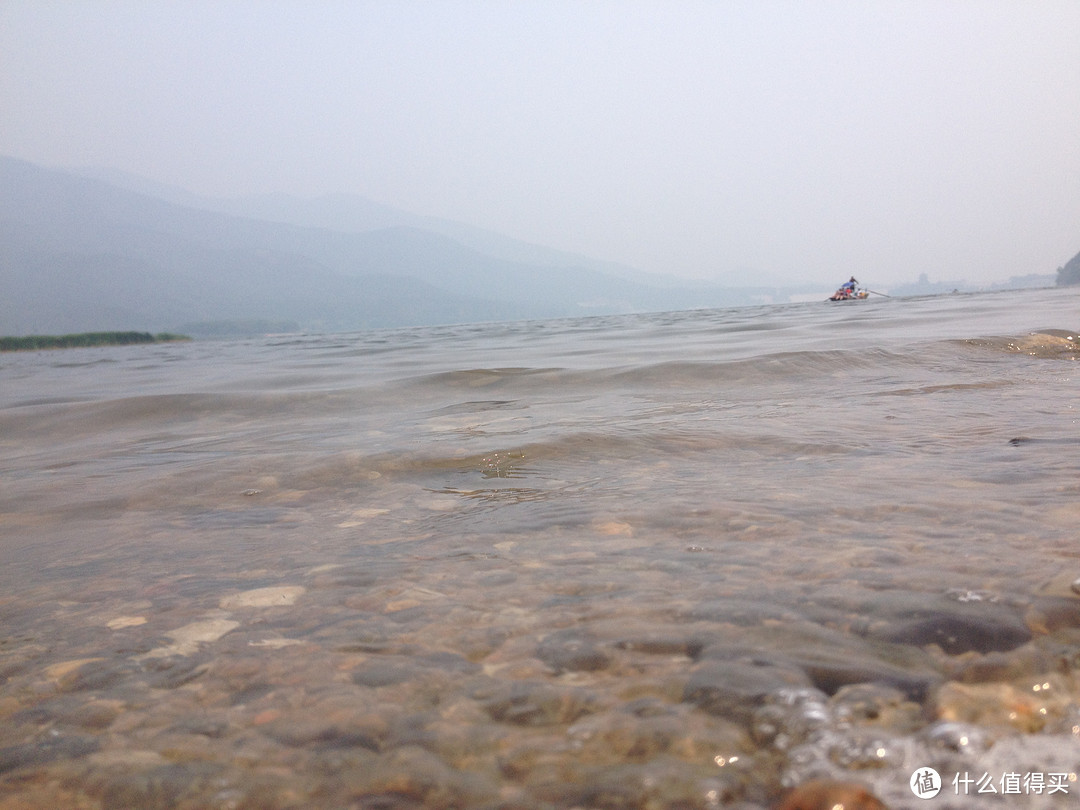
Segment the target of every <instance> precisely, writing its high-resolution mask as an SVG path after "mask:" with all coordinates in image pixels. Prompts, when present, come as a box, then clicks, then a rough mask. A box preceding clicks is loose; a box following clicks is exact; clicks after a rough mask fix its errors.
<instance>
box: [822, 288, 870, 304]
mask: <svg viewBox="0 0 1080 810" xmlns="http://www.w3.org/2000/svg"><path fill="white" fill-rule="evenodd" d="M869 297H870V293H868V292H867V291H866V290H849V289H845V288H844V287H841V288H840V289H839V290H837V291H836V292H834V293H833V294H832V295H830V296H829V300H830V301H864V300H866V299H867V298H869Z"/></svg>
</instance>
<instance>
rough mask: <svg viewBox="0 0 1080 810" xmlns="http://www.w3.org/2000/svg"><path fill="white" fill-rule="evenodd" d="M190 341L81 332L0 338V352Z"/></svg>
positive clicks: (178, 337) (161, 334)
mask: <svg viewBox="0 0 1080 810" xmlns="http://www.w3.org/2000/svg"><path fill="white" fill-rule="evenodd" d="M180 340H191V338H190V337H188V336H187V335H174V334H172V333H170V332H159V333H158V334H156V335H153V334H150V333H149V332H81V333H79V334H74V335H27V336H25V337H0V352H28V351H35V350H37V349H78V348H85V347H88V346H132V345H135V344H139V343H173V342H175V341H180Z"/></svg>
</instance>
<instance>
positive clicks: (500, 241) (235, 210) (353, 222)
mask: <svg viewBox="0 0 1080 810" xmlns="http://www.w3.org/2000/svg"><path fill="white" fill-rule="evenodd" d="M72 172H73V173H75V174H78V175H80V176H83V177H90V178H94V179H98V180H104V181H105V182H107V183H109V184H111V185H114V186H118V187H119V188H123V189H127V190H128V191H134V192H136V193H139V194H144V195H146V196H150V197H156V198H158V199H162V200H166V201H168V202H173V203H176V204H178V205H184V206H187V207H190V208H200V209H203V210H207V211H216V212H218V213H222V214H230V215H232V216H240V217H248V218H251V219H261V220H266V221H268V222H281V223H285V224H289V225H301V226H305V227H311V228H322V229H326V230H332V231H343V232H346V233H363V232H366V231H374V230H381V229H383V228H394V227H406V228H414V229H417V230H423V231H430V232H431V233H435V234H440V235H442V236H446V237H449V238H450V239H453V240H454V241H455V242H458V243H460V244H461V245H463V246H465V247H468V248H472V249H473V250H475V251H478V252H480V253H483V254H485V255H486V256H490V257H491V258H495V259H504V260H506V261H511V262H516V263H521V264H530V265H539V266H543V267H582V268H587V269H589V270H596V271H599V272H603V273H609V274H612V275H616V276H619V277H621V278H627V279H631V280H634V281H638V282H642V283H645V284H651V285H655V286H658V287H672V286H685V287H696V286H699V285H697V284H695V283H693V282H686V281H683V280H680V279H677V278H674V277H670V276H663V275H660V274H656V273H647V272H645V271H642V270H638V269H637V268H634V267H627V266H626V265H621V264H617V263H615V262H604V261H599V260H597V259H593V258H590V257H587V256H581V255H579V254H575V253H570V252H567V251H562V250H556V249H554V248H550V247H545V246H543V245H536V244H533V243H530V242H524V241H522V240H520V239H513V238H511V237H508V236H505V235H503V234H500V233H496V232H494V231H489V230H486V229H484V228H477V227H474V226H472V225H466V224H463V223H460V222H454V221H452V220H447V219H440V218H438V217H430V216H423V215H420V214H413V213H410V212H408V211H403V210H401V209H400V208H394V207H392V206H389V205H384V204H382V203H378V202H375V201H373V200H369V199H367V198H366V197H362V196H360V195H357V194H325V195H322V196H319V197H312V198H303V197H297V196H293V195H290V194H253V195H247V196H242V197H233V198H215V197H203V196H199V195H197V194H192V193H191V192H189V191H187V190H185V189H182V188H178V187H176V186H170V185H167V184H164V183H156V182H154V181H151V180H147V179H146V178H143V177H139V176H138V175H133V174H129V173H127V172H121V171H117V170H115V169H102V168H80V169H74V170H72ZM703 286H709V285H703Z"/></svg>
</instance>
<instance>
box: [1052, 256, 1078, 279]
mask: <svg viewBox="0 0 1080 810" xmlns="http://www.w3.org/2000/svg"><path fill="white" fill-rule="evenodd" d="M1073 284H1080V253H1077V254H1076V255H1075V256H1073V257H1072V258H1071V259H1069V261H1067V262H1066V263H1065V266H1064V267H1059V268H1058V271H1057V286H1058V287H1068V286H1072V285H1073Z"/></svg>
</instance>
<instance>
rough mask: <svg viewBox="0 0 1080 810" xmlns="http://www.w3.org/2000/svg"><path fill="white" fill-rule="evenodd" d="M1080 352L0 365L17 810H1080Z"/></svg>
mask: <svg viewBox="0 0 1080 810" xmlns="http://www.w3.org/2000/svg"><path fill="white" fill-rule="evenodd" d="M1078 322H1080V291H1077V290H1075V289H1072V290H1035V291H1024V292H1016V293H1001V294H992V295H990V294H984V295H955V296H943V297H937V298H925V299H902V300H901V299H890V300H885V299H877V300H870V301H867V302H862V303H858V304H824V303H822V304H804V305H792V306H781V307H763V308H750V309H736V310H715V311H697V312H680V313H665V314H652V315H636V316H625V317H607V318H594V319H578V320H559V321H544V322H523V323H512V324H482V325H467V326H450V327H434V328H426V329H404V330H393V331H379V332H368V333H358V334H347V335H312V336H285V337H271V338H266V339H261V340H252V341H243V342H221V343H215V342H203V343H200V342H196V343H188V344H168V345H158V346H151V347H124V348H101V349H79V350H69V351H56V352H35V353H18V354H6V355H2V356H0V563H2V565H0V617H2V625H0V632H2V636H0V807H6V806H8V805H6V804H4V801H5V800H8V801H10V802H12V803H13V804H11V805H10V806H20V807H53V806H66V807H117V806H133V807H134V806H138V807H223V808H224V807H379V808H386V807H454V806H457V807H522V808H528V807H674V806H679V807H719V806H733V807H735V806H742V807H748V808H753V807H770V806H772V805H773V804H775V803H776V802H777V801H780V800H781V797H782V795H783V793H784V791H785V790H787V789H788V788H791V787H793V786H797V785H799V784H802V783H804V782H806V781H808V780H810V779H813V778H822V777H828V778H832V779H839V780H843V781H847V782H853V783H857V784H860V785H863V786H866V787H867V788H869V789H870V790H872V791H873V792H874V793H875V794H876V795H877V796H879V797H880V798H881V799H882V800H883V801H885V802H886V804H887V805H888V806H890V807H909V806H910V807H921V806H926V805H925V804H924V800H922V799H919V798H917V797H916V796H915V795H914V793H913V792H912V790H911V788H910V787H909V784H908V782H909V778H910V777H911V774H912V773H913V772H915V771H916V769H918V768H921V767H923V766H927V767H934V768H936V769H937V770H938V771H939V772H940V773H941V774H942V777H943V781H944V783H945V784H944V787H943V789H942V793H941V796H939V797H938V799H936V802H937V806H942V807H945V806H949V807H982V806H985V805H986V804H987V803H990V804H991V805H994V804H1000V805H1001V806H1010V807H1017V806H1023V807H1042V806H1059V804H1061V803H1063V802H1064V803H1069V802H1072V803H1075V802H1076V801H1077V800H1078V796H1080V785H1077V784H1076V782H1075V778H1076V777H1075V773H1077V772H1078V771H1080V674H1077V672H1076V671H1075V668H1076V666H1077V665H1080V601H1077V600H1076V598H1075V597H1076V595H1075V594H1074V593H1073V592H1072V590H1071V587H1070V585H1071V582H1072V581H1073V580H1074V579H1076V578H1078V577H1080V559H1078V556H1077V539H1078V538H1077V529H1078V527H1080V505H1078V504H1080V497H1078V495H1080V476H1078V472H1080V430H1078V421H1077V420H1078V414H1077V411H1076V407H1077V401H1078V400H1080V397H1078V396H1077V395H1078V393H1080V379H1078V376H1077V371H1076V369H1077V366H1076V360H1077V357H1078V356H1080V350H1078V349H1077V348H1076V341H1075V340H1074V336H1075V334H1076V333H1075V331H1070V330H1075V329H1076V327H1077V324H1078ZM965 773H969V774H970V775H971V777H972V779H977V778H980V777H983V776H984V775H986V776H988V777H990V778H992V779H993V780H994V781H995V782H996V785H997V788H998V793H997V794H988V793H985V792H984V793H982V794H978V793H977V792H976V791H977V790H978V785H976V784H972V785H970V786H967V785H965V783H964V782H963V781H962V780H961V779H960V776H961V775H962V774H965ZM1014 773H1018V774H1019V775H1020V777H1028V781H1027V782H1026V783H1024V782H1023V780H1022V779H1021V787H1022V788H1023V789H1021V790H1019V791H1011V790H1006V788H1011V787H1012V781H1011V776H1010V775H1011V774H1014ZM1033 774H1040V775H1041V776H1042V777H1043V779H1044V781H1045V782H1046V783H1047V784H1049V783H1050V782H1051V781H1054V782H1055V783H1058V782H1060V785H1059V789H1057V790H1055V791H1053V792H1052V793H1051V791H1050V790H1049V789H1043V790H1042V791H1041V792H1038V791H1036V790H1035V787H1037V784H1038V783H1037V780H1036V778H1035V777H1034V776H1033ZM1061 774H1065V776H1061ZM954 776H956V777H957V781H956V784H955V785H954V784H953V781H952V780H953V778H954ZM1007 777H1009V778H1007ZM1033 780H1035V781H1033ZM1062 786H1063V787H1064V788H1065V789H1061V787H1062Z"/></svg>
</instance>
